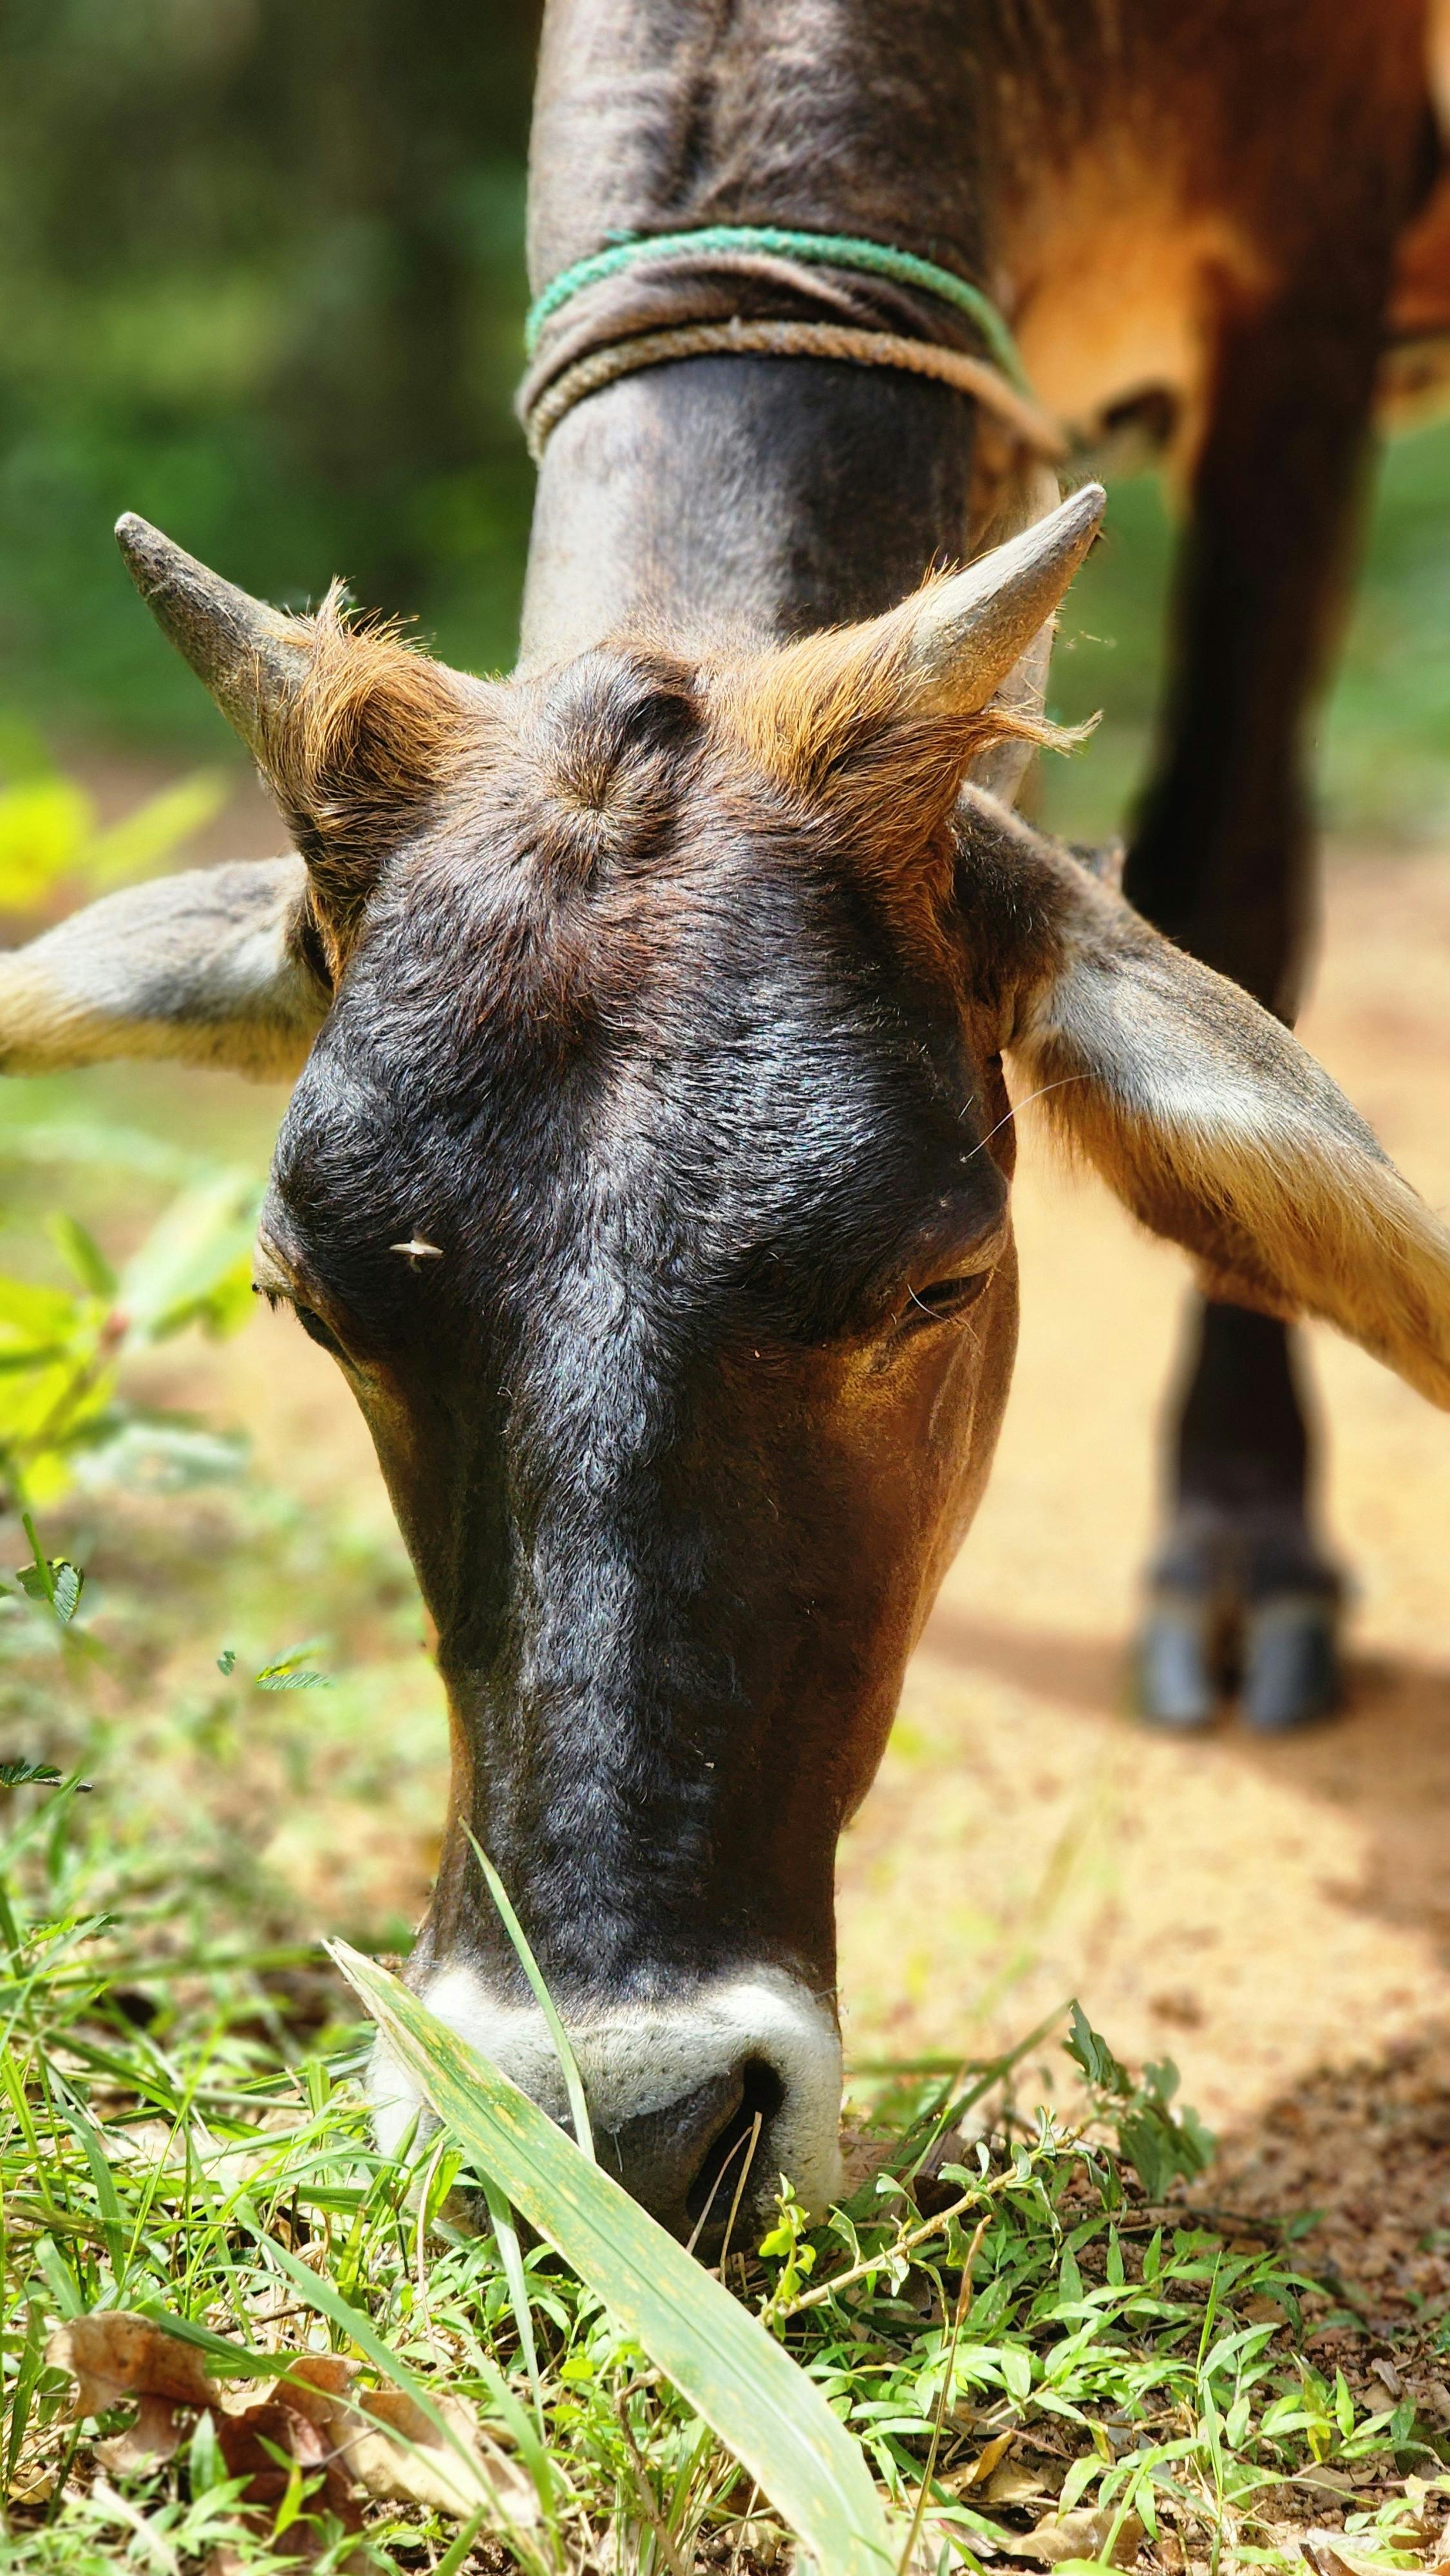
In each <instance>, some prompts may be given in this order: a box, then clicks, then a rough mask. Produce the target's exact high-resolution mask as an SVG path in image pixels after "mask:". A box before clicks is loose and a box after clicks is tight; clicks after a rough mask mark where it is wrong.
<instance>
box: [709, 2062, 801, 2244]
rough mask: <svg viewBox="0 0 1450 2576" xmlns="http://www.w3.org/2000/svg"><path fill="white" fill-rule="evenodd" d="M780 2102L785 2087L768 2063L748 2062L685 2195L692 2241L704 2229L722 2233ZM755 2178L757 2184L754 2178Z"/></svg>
mask: <svg viewBox="0 0 1450 2576" xmlns="http://www.w3.org/2000/svg"><path fill="white" fill-rule="evenodd" d="M784 2100H785V2087H784V2085H783V2084H782V2082H781V2080H780V2077H779V2075H778V2074H777V2072H776V2070H775V2068H774V2067H773V2066H772V2065H771V2063H770V2060H769V2059H768V2058H765V2057H751V2058H748V2059H747V2060H746V2063H745V2065H744V2066H743V2067H742V2069H741V2075H740V2099H739V2101H738V2102H737V2104H736V2106H735V2108H734V2110H733V2111H732V2112H731V2114H730V2117H729V2119H728V2120H727V2121H726V2122H725V2125H724V2127H723V2128H722V2129H720V2130H719V2131H718V2132H717V2134H716V2135H715V2136H714V2137H713V2138H712V2139H711V2141H710V2144H709V2146H708V2147H707V2148H706V2150H705V2153H704V2156H703V2157H702V2159H701V2162H700V2165H699V2169H698V2171H697V2172H696V2175H695V2179H694V2181H693V2182H692V2183H691V2184H690V2187H689V2189H688V2191H687V2192H686V2194H685V2208H686V2211H687V2212H688V2215H689V2218H690V2223H691V2225H692V2227H693V2228H694V2229H695V2232H696V2235H697V2236H698V2235H700V2234H703V2232H704V2231H705V2229H706V2228H709V2229H710V2230H711V2232H712V2233H713V2232H715V2231H718V2230H723V2228H724V2226H725V2222H726V2220H727V2218H728V2217H729V2215H730V2211H731V2207H732V2205H733V2203H734V2200H735V2195H736V2193H737V2191H738V2190H739V2189H740V2186H741V2183H742V2180H743V2178H744V2175H745V2170H746V2166H747V2164H748V2163H751V2164H758V2162H759V2158H760V2154H761V2150H762V2148H763V2146H764V2143H765V2140H766V2137H767V2136H768V2134H769V2131H770V2124H771V2122H772V2120H773V2119H774V2118H775V2116H776V2113H777V2112H778V2111H779V2109H780V2106H781V2104H782V2102H783V2101H784ZM757 2121H758V2122H759V2124H760V2126H759V2134H758V2136H757V2134H756V2123H757ZM752 2141H753V2142H754V2143H753V2148H752ZM755 2179H756V2181H757V2183H758V2181H759V2174H758V2173H757V2174H756V2176H755Z"/></svg>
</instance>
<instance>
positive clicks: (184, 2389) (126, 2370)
mask: <svg viewBox="0 0 1450 2576" xmlns="http://www.w3.org/2000/svg"><path fill="white" fill-rule="evenodd" d="M45 2358H46V2360H47V2362H48V2363H49V2364H50V2366H51V2368H52V2369H53V2370H68V2371H69V2372H70V2374H71V2376H72V2378H73V2379H74V2380H75V2383H76V2402H75V2409H74V2420H75V2421H76V2422H77V2423H79V2421H80V2419H81V2417H82V2416H84V2415H104V2413H105V2412H106V2409H107V2407H109V2406H118V2405H119V2404H120V2402H121V2399H122V2398H123V2397H149V2398H152V2399H154V2400H159V2399H165V2400H166V2401H167V2402H168V2403H169V2404H171V2405H173V2406H209V2405H210V2404H211V2403H212V2402H213V2399H214V2396H215V2393H216V2392H215V2391H214V2389H213V2387H212V2384H211V2381H210V2380H209V2379H208V2377H207V2375H206V2368H205V2365H204V2363H203V2361H202V2357H201V2354H200V2353H199V2352H198V2351H197V2349H196V2347H195V2345H194V2344H189V2343H183V2342H182V2340H181V2337H180V2336H179V2335H174V2334H170V2333H168V2331H167V2329H166V2327H165V2326H158V2325H154V2324H153V2323H152V2321H151V2319H150V2317H137V2316H131V2315H129V2314H128V2313H127V2311H126V2310H125V2309H123V2308H113V2309H110V2310H105V2311H103V2312H102V2313H101V2314H100V2315H99V2316H93V2317H77V2318H76V2319H75V2320H74V2322H73V2324H71V2325H68V2326H57V2328H56V2330H55V2332H54V2334H53V2335H51V2336H50V2338H49V2340H48V2342H47V2344H46V2347H45Z"/></svg>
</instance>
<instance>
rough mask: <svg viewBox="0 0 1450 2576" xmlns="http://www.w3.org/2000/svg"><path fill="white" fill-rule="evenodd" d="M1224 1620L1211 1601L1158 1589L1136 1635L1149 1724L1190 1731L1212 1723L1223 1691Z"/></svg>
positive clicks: (1141, 1699) (1141, 1704)
mask: <svg viewBox="0 0 1450 2576" xmlns="http://www.w3.org/2000/svg"><path fill="white" fill-rule="evenodd" d="M1221 1638H1222V1623H1221V1620H1220V1618H1219V1615H1218V1611H1217V1607H1216V1605H1215V1603H1213V1602H1212V1601H1207V1600H1202V1599H1195V1597H1194V1596H1193V1595H1192V1594H1191V1593H1176V1594H1175V1593H1171V1592H1160V1593H1158V1594H1157V1595H1156V1596H1155V1598H1154V1599H1153V1600H1152V1601H1151V1602H1150V1603H1149V1606H1148V1615H1147V1617H1146V1619H1145V1620H1144V1622H1143V1627H1142V1630H1141V1633H1140V1635H1139V1638H1138V1672H1137V1685H1138V1687H1137V1698H1138V1708H1139V1713H1140V1715H1141V1716H1142V1717H1144V1718H1145V1719H1146V1720H1147V1723H1148V1724H1149V1725H1150V1726H1160V1727H1162V1728H1163V1729H1164V1730H1165V1731H1166V1732H1167V1733H1169V1734H1175V1735H1191V1734H1194V1733H1196V1732H1197V1731H1198V1730H1199V1729H1201V1728H1203V1727H1205V1726H1211V1725H1212V1724H1213V1721H1214V1719H1215V1718H1216V1717H1217V1715H1218V1713H1219V1709H1220V1706H1221V1705H1222V1701H1223V1696H1224V1669H1223V1654H1222V1643H1221Z"/></svg>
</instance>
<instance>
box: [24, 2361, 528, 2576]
mask: <svg viewBox="0 0 1450 2576" xmlns="http://www.w3.org/2000/svg"><path fill="white" fill-rule="evenodd" d="M277 2358H278V2362H279V2364H280V2365H281V2367H280V2368H279V2371H278V2376H277V2377H276V2378H275V2379H265V2380H257V2379H251V2380H248V2381H245V2382H242V2383H241V2384H240V2385H236V2386H232V2387H225V2386H218V2385H217V2383H216V2382H215V2381H214V2380H213V2379H212V2378H211V2377H210V2376H209V2374H208V2372H207V2370H206V2368H205V2366H204V2364H203V2361H202V2356H201V2354H200V2352H199V2351H198V2350H197V2348H196V2346H195V2345H193V2344H190V2343H187V2342H185V2341H183V2339H182V2338H181V2336H179V2335H175V2334H172V2333H171V2332H170V2331H169V2330H168V2329H167V2328H166V2327H165V2326H162V2325H157V2324H155V2323H153V2321H152V2320H151V2319H150V2318H149V2317H139V2316H133V2315H130V2314H127V2313H126V2312H125V2311H123V2310H115V2311H112V2312H110V2313H106V2314H101V2315H97V2316H91V2317H80V2318H77V2319H76V2321H75V2322H74V2324H72V2325H68V2326H62V2327H60V2328H59V2329H58V2331H57V2332H56V2333H55V2334H53V2335H52V2336H51V2338H50V2340H49V2342H48V2344H47V2346H46V2359H47V2361H49V2362H50V2363H51V2364H52V2365H53V2366H54V2367H56V2368H57V2369H62V2370H68V2371H69V2372H70V2373H71V2374H72V2376H73V2377H74V2379H75V2382H76V2400H75V2409H74V2413H75V2417H76V2420H79V2419H80V2418H81V2417H82V2416H87V2415H99V2414H102V2413H103V2412H104V2411H105V2410H106V2409H107V2408H108V2407H111V2406H115V2405H118V2404H120V2403H121V2402H122V2401H123V2400H124V2399H126V2398H131V2397H134V2398H135V2399H136V2400H137V2401H138V2412H137V2416H136V2421H135V2423H134V2424H131V2425H129V2426H128V2427H127V2428H126V2430H125V2431H124V2432H121V2433H118V2434H116V2435H114V2436H113V2437H112V2439H111V2440H109V2441H106V2442H100V2443H97V2445H96V2456H97V2459H98V2460H99V2461H100V2463H101V2465H102V2467H103V2468H104V2469H107V2470H109V2471H111V2472H113V2473H126V2474H128V2475H132V2476H134V2475H135V2474H136V2473H137V2472H138V2471H144V2470H146V2469H148V2468H154V2467H156V2466H158V2465H159V2464H160V2463H162V2462H164V2461H166V2460H169V2459H171V2458H172V2457H174V2455H175V2453H176V2451H177V2450H178V2448H179V2447H180V2444H181V2442H182V2441H183V2439H184V2438H185V2435H186V2430H187V2427H186V2424H185V2422H184V2420H183V2418H184V2416H186V2415H187V2414H190V2415H192V2416H195V2415H199V2414H203V2413H205V2414H209V2415H210V2417H211V2419H212V2423H213V2425H214V2427H215V2430H216V2437H217V2445H218V2448H219V2450H220V2452H221V2455H222V2459H223V2461H224V2462H225V2465H226V2471H227V2475H228V2477H231V2478H238V2479H241V2480H242V2481H243V2482H244V2483H243V2487H242V2496H241V2501H242V2503H243V2504H244V2505H245V2506H248V2507H252V2508H254V2509H256V2510H257V2512H258V2513H260V2515H261V2516H262V2518H263V2519H264V2520H269V2519H270V2510H269V2509H270V2508H273V2507H275V2506H276V2505H277V2504H278V2503H280V2501H281V2499H282V2497H283V2496H284V2495H285V2494H286V2493H287V2491H288V2487H289V2484H290V2481H291V2478H292V2475H293V2472H294V2470H295V2469H299V2468H300V2469H301V2470H302V2472H303V2474H304V2476H306V2477H308V2478H309V2479H311V2480H313V2481H315V2482H316V2485H317V2488H318V2489H319V2491H320V2492H319V2496H318V2501H319V2502H320V2504H321V2505H323V2506H324V2507H325V2509H326V2510H327V2511H328V2512H329V2513H332V2514H334V2515H335V2516H336V2517H337V2519H338V2521H339V2522H340V2523H341V2524H342V2526H343V2528H344V2530H347V2531H357V2530H359V2529H360V2528H361V2525H362V2511H361V2504H360V2501H359V2499H360V2496H366V2497H369V2498H372V2499H374V2500H377V2501H384V2502H389V2503H403V2504H421V2505H425V2506H427V2507H428V2508H429V2509H430V2510H432V2511H434V2512H438V2513H447V2514H452V2515H453V2516H454V2517H455V2518H456V2519H457V2520H458V2521H460V2522H461V2521H466V2520H467V2519H468V2518H469V2517H470V2516H471V2515H473V2514H475V2513H479V2512H484V2513H492V2514H494V2515H496V2516H497V2518H498V2519H499V2520H500V2521H507V2522H508V2523H510V2524H512V2526H513V2527H514V2528H515V2529H516V2530H517V2529H522V2528H525V2527H528V2526H531V2525H532V2524H533V2523H535V2522H536V2521H537V2520H538V2513H539V2504H538V2498H537V2496H536V2494H535V2492H534V2488H533V2485H532V2482H531V2481H530V2480H529V2479H528V2478H527V2477H526V2476H525V2475H524V2472H523V2471H522V2469H520V2468H519V2467H518V2465H517V2463H516V2462H515V2461H513V2460H511V2459H509V2458H508V2457H507V2456H506V2455H505V2454H504V2453H503V2452H502V2451H501V2450H500V2449H499V2448H498V2445H497V2444H496V2443H495V2442H493V2441H491V2440H490V2439H489V2437H488V2436H487V2434H485V2433H484V2431H483V2429H482V2427H481V2426H480V2424H479V2421H478V2417H477V2414H476V2413H475V2411H474V2409H473V2408H472V2407H471V2406H470V2405H468V2404H467V2403H466V2401H465V2400H464V2399H463V2398H461V2397H454V2396H446V2395H440V2396H438V2397H437V2398H435V2400H434V2404H435V2406H436V2409H437V2413H438V2416H439V2417H440V2418H441V2424H442V2428H443V2429H440V2425H439V2423H435V2421H434V2420H433V2417H432V2416H431V2415H430V2414H429V2413H428V2412H426V2411H425V2409H424V2408H423V2407H422V2406H420V2405H419V2404H418V2402H417V2400H416V2399H415V2398H413V2397H411V2396H409V2395H408V2393H407V2391H406V2390H404V2389H401V2388H359V2387H358V2386H357V2381H358V2378H359V2375H360V2370H361V2365H360V2364H359V2363H358V2362H355V2361H348V2360H346V2359H345V2358H344V2357H343V2355H342V2354H340V2353H325V2352H322V2353H319V2352H309V2353H298V2354H295V2355H293V2354H280V2353H279V2355H278V2356H277ZM290 2530H291V2537H290V2538H289V2544H288V2545H289V2550H290V2552H291V2554H293V2555H296V2556H300V2557H305V2556H306V2555H307V2554H308V2551H309V2548H310V2546H311V2541H310V2538H309V2533H308V2527H307V2523H306V2520H305V2519H303V2520H300V2521H299V2522H297V2523H295V2524H293V2525H292V2526H291V2527H290ZM214 2576H218V2572H217V2571H214Z"/></svg>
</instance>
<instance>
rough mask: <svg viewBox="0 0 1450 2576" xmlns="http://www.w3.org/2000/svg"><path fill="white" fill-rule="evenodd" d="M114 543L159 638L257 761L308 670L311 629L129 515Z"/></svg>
mask: <svg viewBox="0 0 1450 2576" xmlns="http://www.w3.org/2000/svg"><path fill="white" fill-rule="evenodd" d="M116 540H117V543H118V544H119V546H120V549H121V552H122V554H123V555H124V557H125V559H126V569H127V571H128V572H129V573H130V575H131V579H132V580H133V581H134V583H135V585H136V587H137V589H138V590H139V592H140V593H141V596H142V598H143V599H144V600H145V602H146V605H147V607H148V608H149V609H150V611H151V613H152V615H153V617H154V618H155V619H156V622H157V624H158V626H159V627H160V628H161V630H162V633H163V634H164V635H166V636H168V637H169V638H170V640H171V642H172V643H173V644H174V645H175V646H176V649H177V651H178V652H179V653H180V654H182V655H183V656H184V658H185V660H187V661H188V662H189V663H190V664H191V667H192V669H193V671H195V673H196V676H197V678H198V679H199V680H200V681H201V682H202V683H203V685H204V686H205V687H206V688H208V689H209V690H210V691H211V694H212V696H213V697H214V698H215V700H216V702H217V705H218V706H219V707H220V709H221V711H222V714H223V715H224V716H225V717H226V718H227V721H228V723H230V724H232V725H234V726H235V727H236V730H237V732H238V733H239V734H240V735H241V737H242V740H243V741H244V742H245V743H246V744H247V746H248V748H249V750H251V751H252V752H253V753H254V754H255V755H256V756H257V757H258V758H259V759H260V758H261V757H262V755H263V750H264V738H265V736H266V734H267V732H268V731H269V729H270V727H271V724H272V722H273V721H274V720H275V717H276V714H277V712H278V711H279V709H280V708H281V707H284V706H286V705H289V704H290V703H291V701H292V699H293V698H295V696H296V695H297V692H298V689H299V688H300V686H301V683H302V680H303V677H304V674H305V672H306V670H307V666H308V659H309V655H310V650H311V647H310V645H309V643H308V641H307V635H306V629H305V628H304V627H302V626H301V625H300V623H299V621H298V620H297V619H296V618H293V617H287V616H285V615H284V614H283V612H282V611H281V609H278V608H268V607H267V606H265V604H264V603H263V602H262V601H261V600H259V599H252V598H251V597H249V595H248V593H247V592H246V591H244V590H237V589H236V588H234V586H233V584H232V583H231V582H229V581H223V580H222V579H221V577H220V575H219V574H217V573H214V572H209V571H208V569H207V567H206V565H205V564H204V563H198V562H197V560H196V557H195V555H189V554H187V553H186V552H185V550H184V549H183V548H182V547H181V546H177V545H173V544H172V541H171V539H170V537H164V536H163V535H162V533H161V530H160V529H159V528H153V527H151V526H150V525H149V523H148V522H147V521H146V520H145V519H138V518H137V517H136V516H135V515H134V513H133V512H131V511H128V512H127V513H126V515H125V517H124V518H122V519H118V520H117V522H116Z"/></svg>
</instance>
